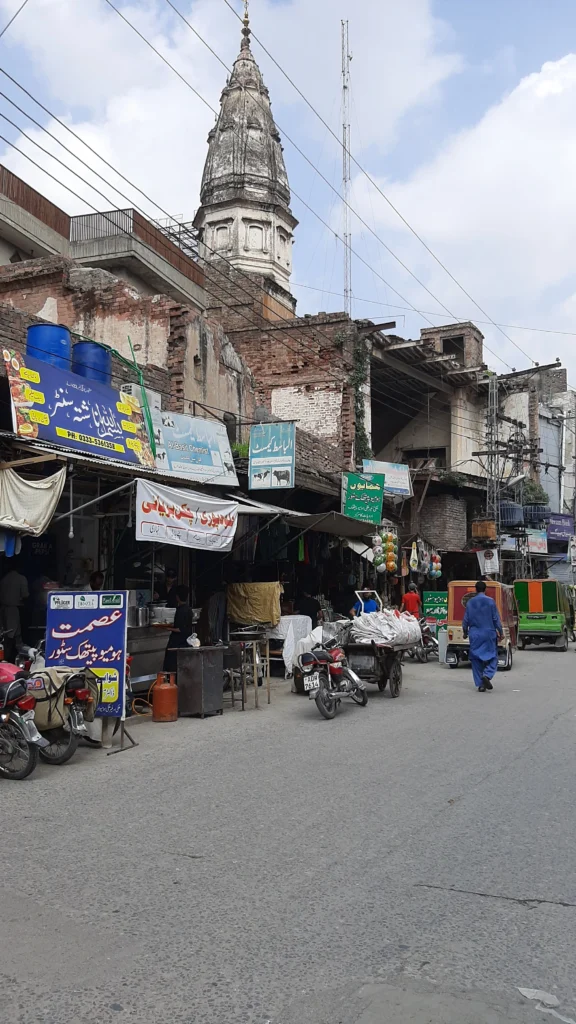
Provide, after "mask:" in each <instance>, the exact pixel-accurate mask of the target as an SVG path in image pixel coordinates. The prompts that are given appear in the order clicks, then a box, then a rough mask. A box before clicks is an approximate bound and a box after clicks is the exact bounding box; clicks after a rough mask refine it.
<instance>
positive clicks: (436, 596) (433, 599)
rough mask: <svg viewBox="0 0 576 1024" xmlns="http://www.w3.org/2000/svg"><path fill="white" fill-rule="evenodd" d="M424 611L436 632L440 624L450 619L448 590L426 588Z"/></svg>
mask: <svg viewBox="0 0 576 1024" xmlns="http://www.w3.org/2000/svg"><path fill="white" fill-rule="evenodd" d="M422 599H423V600H422V612H423V615H424V618H425V619H426V622H427V623H428V624H429V626H430V627H431V629H432V632H434V633H436V631H437V629H438V626H443V625H444V624H445V623H446V622H447V621H448V591H447V590H425V591H424V593H423V594H422Z"/></svg>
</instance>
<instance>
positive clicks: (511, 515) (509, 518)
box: [500, 501, 524, 527]
mask: <svg viewBox="0 0 576 1024" xmlns="http://www.w3.org/2000/svg"><path fill="white" fill-rule="evenodd" d="M500 523H501V525H502V526H503V527H504V526H506V527H510V526H522V525H523V524H524V509H523V508H522V505H519V504H518V502H516V501H501V502H500Z"/></svg>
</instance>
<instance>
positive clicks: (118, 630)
mask: <svg viewBox="0 0 576 1024" xmlns="http://www.w3.org/2000/svg"><path fill="white" fill-rule="evenodd" d="M127 596H128V592H127V591H126V590H95V591H94V592H93V593H92V592H90V591H87V592H86V593H84V592H78V591H64V590H57V591H51V593H50V594H49V597H48V609H47V615H46V666H47V667H48V668H52V667H56V666H61V667H62V666H65V667H66V668H71V669H82V668H89V669H91V670H92V672H94V675H96V676H98V679H99V681H100V703H99V704H98V707H97V709H96V714H97V715H98V716H100V717H101V718H124V717H125V714H126V653H127V652H126V625H127V622H128V619H127V614H126V599H127Z"/></svg>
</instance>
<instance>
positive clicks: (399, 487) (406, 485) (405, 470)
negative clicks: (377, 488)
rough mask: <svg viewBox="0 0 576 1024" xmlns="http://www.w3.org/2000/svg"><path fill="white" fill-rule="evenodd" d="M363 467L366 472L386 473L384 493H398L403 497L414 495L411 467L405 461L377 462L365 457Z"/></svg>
mask: <svg viewBox="0 0 576 1024" xmlns="http://www.w3.org/2000/svg"><path fill="white" fill-rule="evenodd" d="M362 469H363V471H364V472H365V473H383V474H384V476H385V478H386V483H385V485H384V494H396V495H398V496H400V497H402V498H411V497H412V494H413V491H412V481H411V479H410V467H409V466H407V465H405V464H404V463H403V462H377V461H376V460H375V459H364V461H363V463H362Z"/></svg>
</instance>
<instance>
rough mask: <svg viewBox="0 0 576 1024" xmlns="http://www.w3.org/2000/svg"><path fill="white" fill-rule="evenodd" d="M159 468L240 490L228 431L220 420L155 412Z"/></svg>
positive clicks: (155, 434) (153, 416) (153, 419)
mask: <svg viewBox="0 0 576 1024" xmlns="http://www.w3.org/2000/svg"><path fill="white" fill-rule="evenodd" d="M152 423H153V425H154V441H155V443H156V467H157V469H162V470H168V471H169V472H170V473H175V474H177V475H178V476H184V477H190V480H197V481H199V482H203V483H206V484H208V483H211V484H219V485H221V486H223V487H238V477H237V476H236V470H235V468H234V459H233V457H232V450H231V448H230V441H229V438H228V432H227V430H226V427H225V426H224V424H223V423H220V422H219V421H218V420H206V419H201V418H200V417H198V416H181V415H180V414H179V413H175V412H159V411H158V410H156V409H155V410H154V411H153V412H152Z"/></svg>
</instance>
